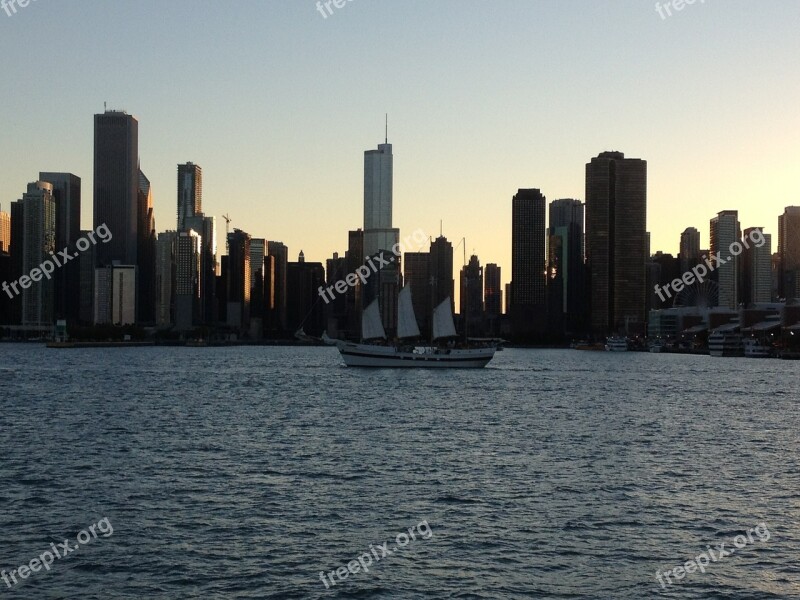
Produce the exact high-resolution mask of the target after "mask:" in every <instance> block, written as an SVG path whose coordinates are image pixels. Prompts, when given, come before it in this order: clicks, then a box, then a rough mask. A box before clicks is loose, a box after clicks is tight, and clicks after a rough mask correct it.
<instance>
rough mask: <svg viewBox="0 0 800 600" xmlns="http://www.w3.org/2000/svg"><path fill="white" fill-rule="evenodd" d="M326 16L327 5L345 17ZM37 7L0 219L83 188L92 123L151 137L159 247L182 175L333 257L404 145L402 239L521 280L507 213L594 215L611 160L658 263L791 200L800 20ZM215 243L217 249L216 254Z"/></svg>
mask: <svg viewBox="0 0 800 600" xmlns="http://www.w3.org/2000/svg"><path fill="white" fill-rule="evenodd" d="M332 8H333V6H332ZM333 10H334V14H333V15H331V16H329V17H328V18H327V19H324V18H323V17H322V15H321V14H320V13H319V12H318V11H317V8H316V2H315V0H281V1H277V0H261V1H254V0H245V1H242V2H236V3H233V2H212V1H208V0H170V1H169V2H164V1H158V2H156V1H153V0H135V1H134V0H122V1H117V0H115V1H112V2H109V1H108V0H103V1H100V0H80V1H79V2H63V1H61V2H56V1H55V0H36V1H34V2H31V4H30V5H28V6H27V7H25V8H18V12H17V13H16V14H14V15H13V16H11V17H8V16H6V14H5V12H3V11H0V99H2V104H0V205H2V209H3V210H8V203H9V202H11V201H13V200H16V199H18V198H19V197H20V196H21V194H22V192H23V191H24V189H25V185H26V184H27V182H29V181H33V180H35V179H36V176H37V174H38V172H39V171H40V170H41V171H56V170H62V171H71V172H74V173H76V174H77V175H80V176H81V177H82V178H83V182H84V196H83V200H84V203H83V226H84V228H88V227H89V226H90V225H91V215H92V135H93V131H92V127H93V121H92V115H93V114H95V113H98V112H102V110H103V102H104V101H105V102H108V106H109V108H114V109H124V110H127V111H128V112H129V113H131V114H133V115H135V116H136V117H137V118H138V119H139V132H140V154H141V164H142V170H143V171H144V172H145V173H146V174H147V176H148V177H149V178H150V180H151V181H152V184H153V190H154V198H155V204H156V224H157V227H158V230H159V231H163V230H166V229H174V228H175V220H176V217H175V213H176V208H175V203H176V200H175V196H176V165H177V164H178V163H181V162H186V161H192V162H195V163H197V164H199V165H201V166H202V167H203V177H204V182H203V183H204V209H205V212H206V213H207V214H213V215H215V216H217V218H218V235H219V239H220V240H222V235H223V234H224V221H222V219H221V218H220V216H221V215H222V214H225V213H229V214H230V215H231V217H232V219H233V226H234V227H240V228H242V229H244V230H246V231H248V232H249V233H251V234H252V235H253V236H257V237H266V238H268V239H272V240H281V241H283V242H284V243H286V244H287V245H288V246H289V251H290V257H291V258H292V259H296V256H297V254H298V253H299V252H300V250H301V249H302V250H304V251H305V254H306V257H307V260H318V261H324V260H325V259H326V258H328V257H329V256H330V255H331V254H332V253H333V252H334V251H338V252H340V253H344V251H345V250H346V246H347V231H348V230H349V229H355V228H357V227H360V226H361V225H362V219H363V215H362V204H363V195H362V194H363V190H362V187H363V152H364V150H366V149H371V148H374V147H376V146H377V144H378V143H380V142H382V141H383V120H384V113H386V112H388V113H389V121H390V125H389V138H390V139H389V141H390V142H391V143H392V144H393V145H394V156H395V163H394V166H395V187H394V218H395V226H399V227H400V228H401V235H405V234H408V233H410V232H412V231H413V230H415V229H417V228H422V229H424V230H425V231H427V232H428V233H429V234H430V235H436V234H438V230H439V220H440V219H442V220H443V221H444V233H445V235H446V236H447V237H449V238H450V239H451V240H453V241H454V245H455V244H457V243H458V241H459V240H460V239H461V238H462V237H466V240H467V242H466V247H467V252H468V253H471V252H472V251H473V250H474V251H475V252H476V253H477V254H478V255H479V257H480V259H481V262H482V263H483V264H486V263H488V262H498V263H500V264H501V266H502V267H503V279H504V281H507V280H508V279H509V277H510V266H511V265H510V254H511V240H510V232H511V197H512V196H513V194H514V193H515V191H516V190H517V188H521V187H538V188H540V189H542V191H543V193H544V194H545V195H546V196H547V199H548V201H549V200H554V199H557V198H565V197H573V198H580V199H583V198H584V165H585V163H586V162H587V161H588V160H590V159H591V158H592V157H593V156H596V155H597V154H598V153H600V152H602V151H604V150H619V151H622V152H625V154H626V155H627V156H631V157H637V158H643V159H646V160H647V161H648V163H649V201H648V228H649V230H650V231H652V249H653V251H656V250H659V249H661V250H664V251H667V252H672V253H675V252H676V251H677V246H678V238H679V234H680V232H681V231H683V229H685V228H686V227H688V226H694V227H697V228H698V229H699V230H700V231H701V233H702V239H701V244H702V246H703V247H707V246H708V228H709V225H708V222H709V219H710V218H711V217H712V216H713V215H714V214H716V213H717V212H718V211H720V210H724V209H738V210H739V211H740V217H741V221H742V226H743V227H748V226H754V225H760V226H765V227H766V228H767V232H769V233H772V234H773V235H774V238H775V239H774V240H773V249H774V247H775V244H776V243H777V235H776V234H777V231H776V229H777V218H778V214H780V213H781V212H782V211H783V207H784V206H787V205H790V204H800V168H799V167H800V80H799V78H798V64H799V63H798V60H799V59H800V35H798V29H800V2H797V1H796V0H770V1H769V2H767V1H764V0H759V1H756V0H724V1H723V0H706V1H705V2H702V3H701V0H697V2H695V3H694V4H692V5H686V6H685V7H684V8H683V10H681V11H680V12H675V11H674V10H673V15H672V16H671V17H667V18H666V19H662V18H661V17H660V16H659V14H658V13H657V12H656V9H655V6H654V2H652V1H650V0H641V1H640V0H605V1H603V0H591V1H584V0H552V1H551V0H548V1H543V0H492V1H488V0H486V1H477V0H352V1H350V2H347V3H346V4H345V5H344V7H343V8H341V9H335V8H333ZM220 245H221V247H224V245H222V244H220ZM460 256H461V250H460V249H459V251H458V254H457V258H456V263H457V265H458V264H460Z"/></svg>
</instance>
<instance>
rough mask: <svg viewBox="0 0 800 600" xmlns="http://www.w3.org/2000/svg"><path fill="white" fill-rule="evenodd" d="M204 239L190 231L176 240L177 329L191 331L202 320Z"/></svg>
mask: <svg viewBox="0 0 800 600" xmlns="http://www.w3.org/2000/svg"><path fill="white" fill-rule="evenodd" d="M202 243H203V242H202V238H201V237H200V235H199V234H198V233H197V232H196V231H194V230H192V229H190V230H189V231H179V232H178V234H177V236H176V238H175V327H176V329H179V330H186V329H191V328H192V327H193V326H194V325H195V324H198V323H199V320H200V298H201V288H200V264H201V254H202Z"/></svg>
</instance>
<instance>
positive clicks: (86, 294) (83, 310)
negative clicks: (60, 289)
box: [78, 230, 97, 325]
mask: <svg viewBox="0 0 800 600" xmlns="http://www.w3.org/2000/svg"><path fill="white" fill-rule="evenodd" d="M80 234H81V235H80V237H84V238H86V237H87V236H88V235H89V231H88V230H86V231H81V232H80ZM96 247H97V246H94V245H93V246H91V247H89V249H88V250H85V251H83V252H81V253H80V257H79V259H78V269H79V270H80V275H79V278H80V279H79V280H80V292H79V294H78V306H79V313H78V321H79V322H80V323H81V325H92V324H93V323H94V280H95V274H94V265H95V264H96V258H95V248H96Z"/></svg>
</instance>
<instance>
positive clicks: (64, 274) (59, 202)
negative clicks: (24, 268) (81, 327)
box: [39, 172, 81, 323]
mask: <svg viewBox="0 0 800 600" xmlns="http://www.w3.org/2000/svg"><path fill="white" fill-rule="evenodd" d="M39 180H40V181H46V182H47V183H50V184H52V186H53V198H54V200H55V203H56V251H59V250H63V249H64V248H69V253H70V254H75V252H76V248H75V242H77V241H78V238H79V237H80V235H81V178H80V177H78V176H76V175H73V174H72V173H55V172H42V173H39ZM53 281H54V286H53V293H54V302H55V306H54V316H55V318H56V319H65V320H66V321H67V322H68V323H77V322H78V320H79V319H80V286H79V282H80V264H79V261H77V260H73V261H71V262H69V263H67V264H66V265H64V266H63V267H62V268H61V269H58V271H57V272H56V273H54V274H53Z"/></svg>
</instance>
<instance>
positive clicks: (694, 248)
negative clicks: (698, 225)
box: [678, 227, 701, 274]
mask: <svg viewBox="0 0 800 600" xmlns="http://www.w3.org/2000/svg"><path fill="white" fill-rule="evenodd" d="M678 258H679V259H680V269H681V274H683V273H686V272H688V271H691V270H692V269H693V268H695V267H696V266H697V265H699V264H700V262H701V258H700V232H699V231H698V230H697V229H695V228H694V227H687V228H686V229H685V230H684V232H683V233H682V234H681V247H680V254H679V255H678Z"/></svg>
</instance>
